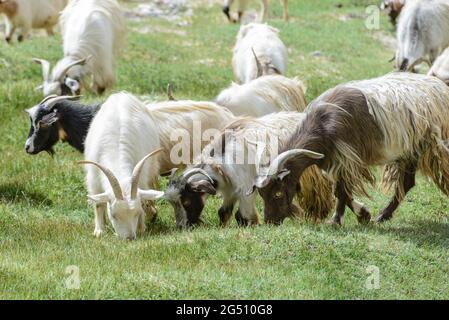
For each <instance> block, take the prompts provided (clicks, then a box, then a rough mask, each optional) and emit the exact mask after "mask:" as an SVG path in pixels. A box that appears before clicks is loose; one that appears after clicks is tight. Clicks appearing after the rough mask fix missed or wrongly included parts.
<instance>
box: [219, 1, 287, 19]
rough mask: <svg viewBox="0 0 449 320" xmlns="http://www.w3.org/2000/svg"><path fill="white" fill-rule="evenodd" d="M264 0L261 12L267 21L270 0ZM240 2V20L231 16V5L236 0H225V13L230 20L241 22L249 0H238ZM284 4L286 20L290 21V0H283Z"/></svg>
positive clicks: (262, 17)
mask: <svg viewBox="0 0 449 320" xmlns="http://www.w3.org/2000/svg"><path fill="white" fill-rule="evenodd" d="M261 1H262V12H261V14H260V17H261V21H266V20H267V18H268V0H261ZM237 2H238V20H235V19H233V18H232V17H231V6H232V4H233V3H234V0H224V4H223V13H224V14H225V15H226V17H227V18H228V20H229V22H237V21H238V22H239V23H240V22H241V21H242V17H243V14H244V13H245V11H246V9H247V8H248V2H249V0H237ZM282 4H283V5H284V20H285V21H288V0H282Z"/></svg>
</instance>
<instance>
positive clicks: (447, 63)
mask: <svg viewBox="0 0 449 320" xmlns="http://www.w3.org/2000/svg"><path fill="white" fill-rule="evenodd" d="M427 74H428V75H429V76H434V77H437V78H439V79H440V80H442V81H444V82H445V83H446V84H447V85H449V49H445V50H444V51H443V53H442V54H441V55H440V56H439V57H438V58H437V59H436V60H435V62H434V64H433V65H432V67H431V68H430V70H429V72H428V73H427Z"/></svg>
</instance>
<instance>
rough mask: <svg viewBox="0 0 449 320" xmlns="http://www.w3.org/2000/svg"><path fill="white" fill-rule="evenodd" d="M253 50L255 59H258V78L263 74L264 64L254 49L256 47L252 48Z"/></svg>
mask: <svg viewBox="0 0 449 320" xmlns="http://www.w3.org/2000/svg"><path fill="white" fill-rule="evenodd" d="M251 51H252V52H253V55H254V59H255V60H256V66H257V78H260V77H261V76H263V67H262V64H261V63H260V61H259V58H257V54H256V52H255V51H254V48H251Z"/></svg>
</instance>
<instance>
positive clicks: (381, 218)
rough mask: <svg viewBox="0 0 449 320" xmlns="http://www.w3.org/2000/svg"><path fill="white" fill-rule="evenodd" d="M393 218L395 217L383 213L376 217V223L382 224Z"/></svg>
mask: <svg viewBox="0 0 449 320" xmlns="http://www.w3.org/2000/svg"><path fill="white" fill-rule="evenodd" d="M392 217H393V215H391V214H388V213H383V212H382V213H380V214H379V215H378V216H377V217H376V219H375V220H374V221H375V222H377V223H381V222H385V221H388V220H390V219H391V218H392Z"/></svg>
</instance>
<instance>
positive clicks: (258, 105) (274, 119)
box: [0, 0, 449, 239]
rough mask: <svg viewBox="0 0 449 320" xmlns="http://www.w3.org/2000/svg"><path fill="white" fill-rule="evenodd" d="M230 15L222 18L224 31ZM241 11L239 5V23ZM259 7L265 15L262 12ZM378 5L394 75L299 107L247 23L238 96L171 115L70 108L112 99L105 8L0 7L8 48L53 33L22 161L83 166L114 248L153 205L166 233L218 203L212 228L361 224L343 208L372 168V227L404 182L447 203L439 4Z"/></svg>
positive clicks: (145, 107) (173, 108)
mask: <svg viewBox="0 0 449 320" xmlns="http://www.w3.org/2000/svg"><path fill="white" fill-rule="evenodd" d="M232 2H233V1H229V0H228V1H225V7H224V9H223V11H224V13H225V14H226V15H227V16H228V18H229V19H230V20H234V19H233V18H232V15H231V12H230V5H231V4H232ZM246 2H247V1H243V0H240V7H239V8H240V9H239V14H238V17H239V19H240V18H241V17H242V15H243V10H244V8H245V5H246ZM283 3H284V17H285V19H288V11H287V0H284V1H283ZM263 4H264V8H265V12H266V8H267V6H268V1H266V0H264V1H263ZM383 5H384V7H385V8H388V9H389V10H390V16H392V17H393V16H394V17H395V18H396V16H398V14H399V10H402V12H401V13H400V15H399V21H398V29H397V33H398V48H399V49H398V52H397V54H396V64H397V67H398V69H401V70H402V71H404V72H392V73H389V74H387V75H385V76H382V77H379V78H376V79H371V80H363V81H353V82H349V83H346V84H341V85H338V86H337V87H335V88H332V89H329V90H328V91H326V92H324V93H323V94H322V95H321V96H319V97H318V98H316V99H315V100H314V101H313V102H311V103H310V104H309V105H308V106H307V102H306V98H305V87H304V85H303V84H302V83H301V82H300V81H299V80H298V79H296V78H294V79H289V78H286V77H285V76H284V74H285V72H286V69H287V61H288V57H287V55H288V54H287V49H286V47H285V45H284V44H283V42H282V41H281V40H280V38H279V31H278V30H277V29H275V28H273V27H271V26H269V25H267V24H261V23H250V24H247V25H244V26H242V27H241V28H240V31H239V32H238V35H237V40H236V45H235V47H234V51H233V60H232V66H233V70H234V74H235V76H236V78H237V79H238V81H239V83H240V84H232V85H231V86H230V87H229V88H227V89H225V90H223V91H222V92H221V93H220V94H219V95H218V96H217V98H216V99H215V101H214V102H207V101H177V100H175V99H174V98H173V96H172V94H171V92H170V91H169V92H168V93H169V94H168V95H169V101H166V102H160V103H146V102H143V101H141V100H140V99H139V98H138V97H136V96H134V95H132V94H130V93H127V92H120V93H116V94H112V95H111V96H110V97H109V98H108V99H107V100H106V101H105V102H104V103H102V104H98V105H83V104H81V103H80V102H79V96H77V95H79V93H80V92H81V90H88V89H90V90H92V91H94V92H95V93H97V94H102V93H103V92H104V91H105V90H107V89H110V88H111V87H113V85H114V82H115V64H116V60H117V58H118V57H119V55H120V51H121V49H122V48H123V47H124V39H125V33H126V27H125V25H126V23H125V20H124V15H123V13H122V11H121V9H120V6H119V4H118V2H117V1H115V0H82V1H81V0H70V1H64V0H33V1H27V0H0V13H4V14H5V16H6V21H7V24H6V26H7V27H6V40H7V41H8V42H13V41H15V39H13V36H14V33H15V31H16V30H19V29H20V32H19V33H18V40H19V41H22V40H24V39H25V38H26V37H27V34H28V31H29V29H31V28H45V29H46V30H47V32H48V33H49V34H52V32H53V31H52V29H53V26H54V25H56V24H57V23H58V21H59V24H60V27H61V32H62V35H63V48H64V57H63V58H62V59H61V60H60V61H59V62H58V63H57V64H56V66H55V67H54V68H53V70H52V71H51V70H50V63H49V62H47V61H46V60H43V59H35V61H36V62H37V63H39V64H40V65H41V66H42V73H43V78H44V81H43V84H42V90H43V94H44V96H45V98H44V100H43V101H41V102H40V103H39V104H37V105H36V106H34V107H32V108H30V109H28V110H27V112H28V114H29V116H30V119H31V128H30V133H29V136H28V138H27V141H26V144H25V150H26V152H27V153H28V154H37V153H39V152H41V151H47V152H49V153H53V152H54V151H53V146H54V145H55V144H56V143H57V142H58V141H60V140H62V141H67V142H68V143H69V144H70V145H72V146H73V147H74V148H76V149H77V150H79V151H80V152H84V157H85V160H84V161H81V162H80V164H83V165H85V169H86V181H87V189H88V193H89V195H88V198H89V199H90V200H91V201H92V202H93V203H94V204H95V231H94V234H95V236H101V235H102V234H103V233H104V232H105V220H106V216H107V217H108V218H109V220H110V222H111V224H112V226H113V228H114V230H115V232H116V234H117V235H118V236H119V237H120V238H127V239H134V238H135V237H136V236H137V234H138V233H140V232H142V231H144V229H145V217H146V216H148V217H149V218H150V219H154V218H155V216H156V212H157V211H156V208H155V203H154V201H155V200H156V199H159V198H164V199H166V200H167V201H168V202H169V203H170V204H171V205H172V206H173V208H174V211H175V216H176V224H177V226H178V227H181V228H185V227H189V226H191V225H194V224H196V223H199V222H200V221H201V219H200V216H201V212H202V210H203V208H204V205H205V201H206V200H207V197H208V196H213V195H216V194H221V195H222V197H223V205H222V206H221V208H220V209H219V211H218V214H219V218H220V222H221V224H222V225H225V224H226V223H227V222H228V220H229V218H230V217H231V216H232V214H233V212H234V211H236V212H235V219H236V220H237V222H238V224H239V225H241V226H247V225H255V224H258V223H259V220H258V214H257V210H256V205H255V203H256V194H257V193H258V194H260V196H261V197H262V198H263V202H264V218H265V222H267V223H274V224H280V223H281V222H282V221H283V220H284V219H285V218H287V217H293V216H296V217H302V218H308V219H313V220H322V219H324V218H326V217H327V216H328V214H329V212H330V211H331V210H333V209H334V208H336V209H335V213H334V215H333V216H332V218H331V220H330V222H331V223H333V224H338V225H340V224H341V223H342V218H343V214H344V212H345V208H346V207H349V208H350V209H351V210H352V211H353V212H354V213H355V214H356V216H357V218H358V221H359V222H360V223H368V222H370V221H371V215H370V212H369V211H368V209H367V208H366V206H364V205H363V204H362V203H360V202H358V201H356V200H355V199H354V195H367V192H366V189H365V186H366V184H373V183H374V182H375V178H374V176H373V174H372V172H371V171H370V167H372V166H384V172H383V175H382V183H383V185H384V186H385V187H386V188H387V189H388V188H393V189H394V196H393V198H392V200H391V202H390V203H389V204H388V205H387V206H386V207H385V208H384V209H383V210H382V211H381V213H380V214H379V215H378V217H377V218H376V219H375V221H377V222H381V221H385V220H388V219H390V218H391V217H392V215H393V212H394V211H395V210H396V209H397V207H398V206H399V205H400V203H401V201H402V200H403V199H404V197H405V195H406V193H407V192H408V191H409V190H410V189H411V188H412V187H413V186H414V185H415V174H416V172H417V171H418V170H419V171H421V172H422V173H424V174H425V175H426V176H428V177H430V178H431V179H432V180H433V181H434V183H435V184H436V185H437V186H438V187H439V189H440V190H441V191H442V192H443V193H445V194H446V195H449V146H448V139H449V112H448V111H449V87H448V86H447V85H446V84H445V82H447V81H449V61H448V60H449V52H448V50H446V51H444V52H443V50H444V48H446V47H448V46H449V1H448V0H406V1H405V0H390V1H388V0H386V1H384V3H383ZM61 10H62V12H61V14H60V15H59V12H60V11H61ZM264 16H265V14H264ZM58 17H59V18H58ZM441 53H442V55H441V57H439V58H437V57H438V56H439V55H440V54H441ZM435 60H436V61H435ZM423 61H428V62H429V63H430V64H431V65H433V67H432V68H431V70H430V72H429V74H428V75H423V74H418V73H411V72H409V71H414V69H415V68H416V67H417V66H418V64H419V63H421V62H423ZM444 77H446V78H444ZM176 168H181V169H184V170H183V172H179V171H177V170H176ZM164 174H167V175H169V176H170V178H169V179H170V180H169V184H168V186H167V188H166V190H165V192H162V191H158V189H159V185H158V177H159V176H160V175H164ZM237 204H238V208H237V209H236V210H234V209H235V206H236V205H237Z"/></svg>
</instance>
